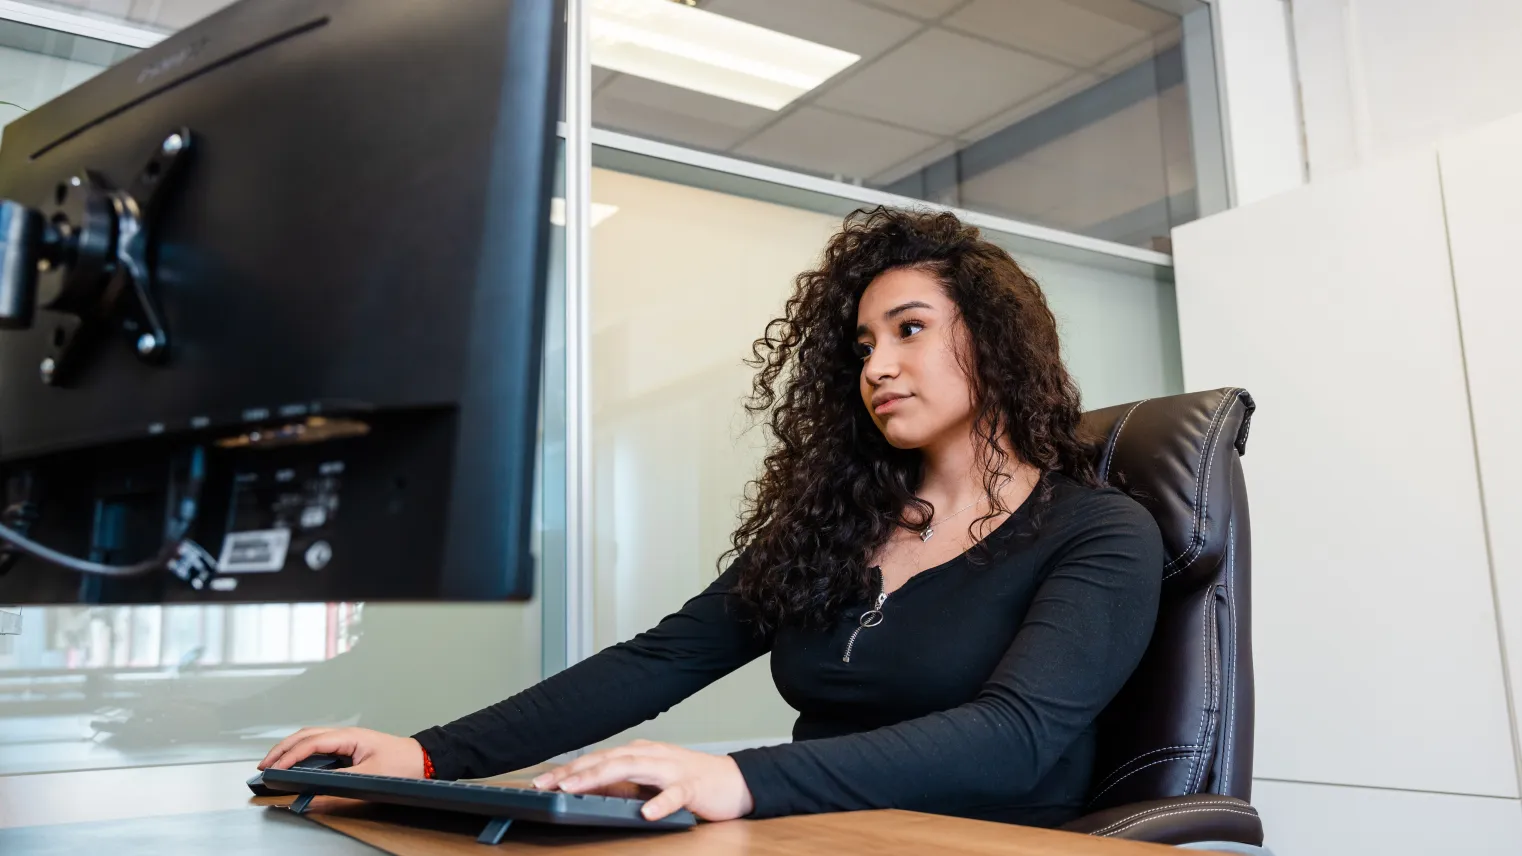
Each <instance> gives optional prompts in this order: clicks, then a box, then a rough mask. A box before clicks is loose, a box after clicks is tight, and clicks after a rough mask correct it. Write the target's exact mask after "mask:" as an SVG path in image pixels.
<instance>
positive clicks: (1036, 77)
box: [817, 29, 1071, 136]
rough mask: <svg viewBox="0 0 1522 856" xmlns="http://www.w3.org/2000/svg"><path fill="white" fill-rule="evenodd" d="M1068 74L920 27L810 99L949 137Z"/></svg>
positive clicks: (1027, 58)
mask: <svg viewBox="0 0 1522 856" xmlns="http://www.w3.org/2000/svg"><path fill="white" fill-rule="evenodd" d="M1069 74H1071V72H1070V70H1069V69H1067V68H1065V67H1064V66H1060V65H1057V64H1055V63H1050V62H1046V61H1045V60H1040V59H1037V58H1035V57H1033V56H1030V55H1029V54H1023V53H1020V52H1018V51H1014V50H1010V49H1008V48H1001V47H999V46H997V45H993V44H989V43H988V42H983V41H978V40H976V39H970V38H967V37H966V36H962V35H958V34H956V33H952V32H948V31H946V30H941V29H931V30H927V31H925V32H924V33H922V34H921V35H919V36H916V37H915V38H913V39H912V40H910V41H909V42H907V43H905V44H904V45H902V46H900V47H898V48H896V49H894V50H892V51H890V52H888V53H887V54H886V55H884V56H883V57H881V58H880V59H878V60H877V61H876V62H873V63H871V64H870V65H867V66H866V67H864V68H862V69H861V70H860V71H858V72H856V73H855V74H853V75H851V76H850V77H848V78H846V79H845V80H842V81H841V82H840V83H838V84H836V85H835V86H833V87H831V88H830V89H829V90H828V91H826V92H824V93H823V94H822V95H820V96H819V98H818V99H817V101H818V103H819V104H820V105H821V106H824V107H831V108H836V109H839V110H841V111H843V112H847V113H854V114H856V115H860V116H866V117H869V118H873V119H881V120H884V121H887V122H892V123H893V124H896V125H904V126H908V127H910V128H915V129H918V130H920V131H923V132H925V133H929V134H934V135H937V136H952V135H954V134H957V133H960V132H961V131H963V130H965V129H967V128H970V127H972V126H973V125H976V124H978V123H979V122H981V121H983V120H985V119H987V118H988V117H989V116H992V115H994V114H996V113H998V112H999V111H1001V110H1004V109H1006V108H1008V107H1010V106H1012V105H1014V104H1018V103H1019V102H1021V101H1024V100H1026V99H1028V98H1031V97H1032V96H1034V95H1036V94H1037V93H1039V92H1041V91H1043V90H1045V89H1047V88H1048V87H1050V86H1051V85H1052V84H1054V83H1056V82H1057V81H1059V80H1062V79H1063V78H1065V77H1067V76H1068V75H1069Z"/></svg>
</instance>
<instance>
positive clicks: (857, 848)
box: [0, 763, 1179, 856]
mask: <svg viewBox="0 0 1522 856" xmlns="http://www.w3.org/2000/svg"><path fill="white" fill-rule="evenodd" d="M252 773H253V770H252V768H251V765H249V764H247V763H237V764H199V765H189V766H179V767H151V768H143V769H132V770H96V771H88V772H79V773H46V774H37V775H28V776H10V777H0V827H3V826H11V827H18V826H19V827H35V826H44V825H48V824H62V823H86V822H91V821H100V820H115V819H123V818H135V817H155V816H166V815H183V814H193V813H201V812H213V811H227V810H233V809H243V810H248V811H266V812H268V811H283V810H284V809H283V808H281V806H283V805H285V804H286V803H288V802H290V799H291V798H290V797H272V798H266V799H256V798H253V797H251V796H250V795H249V793H248V789H247V787H246V786H245V785H244V780H245V779H247V778H248V776H250V775H252ZM305 817H306V818H307V819H308V820H310V821H312V822H314V823H318V824H321V825H323V826H326V827H328V828H330V829H332V830H334V831H336V832H339V833H342V834H344V835H346V836H348V837H350V838H352V839H355V840H357V841H360V842H363V843H365V844H369V845H370V846H372V847H375V848H378V849H379V850H382V851H385V852H387V853H392V854H396V856H450V854H471V856H482V854H502V856H516V855H517V854H550V853H554V854H557V856H560V854H564V856H585V854H620V856H622V854H630V856H644V854H654V853H662V854H674V856H696V854H703V856H731V854H732V855H733V856H742V854H743V856H783V854H786V856H815V854H819V856H823V854H828V856H839V854H841V853H871V854H873V856H899V854H906V856H907V854H919V853H926V852H937V853H965V854H999V855H1000V856H1054V854H1064V856H1127V854H1133V856H1144V854H1148V853H1153V854H1163V853H1167V852H1173V853H1177V852H1179V851H1177V850H1174V849H1173V848H1163V847H1160V846H1158V845H1151V844H1139V843H1136V842H1129V841H1116V840H1114V839H1101V838H1093V837H1091V836H1087V835H1074V834H1071V833H1065V832H1056V831H1052V830H1045V829H1031V828H1028V827H1018V826H1008V825H1006V824H1001V823H988V822H984V821H976V820H961V819H958V818H948V817H939V816H936V815H929V814H919V813H917V812H908V811H869V812H852V813H849V814H822V815H800V816H797V817H784V818H776V819H773V820H760V821H746V820H739V821H730V822H727V823H705V824H700V825H699V826H698V827H697V828H696V829H693V830H690V831H686V832H674V833H632V834H631V833H628V832H612V831H593V830H581V829H572V828H556V827H547V826H540V825H534V824H521V825H518V826H516V827H514V828H513V829H511V830H509V831H508V834H507V837H506V839H504V840H503V842H502V844H500V845H498V846H497V847H495V848H491V849H489V850H488V849H485V848H483V847H482V845H479V844H477V843H476V841H475V836H476V834H477V833H478V832H479V831H480V829H481V827H482V826H483V825H484V821H483V820H482V819H480V818H473V817H468V816H462V815H452V814H444V813H439V812H429V811H422V810H417V809H407V808H404V807H400V806H381V805H376V804H373V803H365V802H358V801H355V800H346V799H339V798H336V797H319V798H318V799H317V800H316V801H314V803H313V805H312V809H311V811H309V812H308V813H307V815H306V816H305ZM18 856H20V854H18Z"/></svg>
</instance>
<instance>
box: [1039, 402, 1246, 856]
mask: <svg viewBox="0 0 1522 856" xmlns="http://www.w3.org/2000/svg"><path fill="white" fill-rule="evenodd" d="M1253 408H1254V404H1253V400H1252V396H1250V395H1248V394H1247V392H1246V390H1242V389H1235V388H1233V389H1217V390H1211V391H1209V392H1194V393H1187V394H1184V395H1173V396H1169V397H1167V398H1154V399H1149V400H1146V401H1139V402H1136V403H1134V404H1122V405H1120V406H1118V407H1107V408H1105V409H1103V410H1096V411H1093V412H1090V413H1086V414H1084V417H1083V425H1084V428H1085V429H1086V430H1087V432H1088V433H1089V435H1090V436H1092V437H1095V438H1100V439H1099V440H1098V442H1097V445H1096V446H1095V450H1094V454H1095V461H1096V465H1097V467H1098V470H1099V476H1100V479H1101V481H1107V482H1109V483H1110V484H1112V485H1115V486H1116V487H1119V488H1121V489H1123V490H1125V491H1127V492H1128V493H1130V494H1131V495H1132V496H1133V497H1135V498H1136V499H1137V500H1138V501H1139V502H1141V503H1142V505H1144V506H1145V507H1146V508H1147V509H1148V510H1149V511H1151V512H1152V515H1153V517H1154V518H1156V520H1157V525H1158V527H1159V528H1160V529H1161V530H1162V534H1163V543H1164V546H1165V552H1166V557H1167V560H1166V563H1165V564H1164V565H1163V567H1162V568H1161V569H1160V572H1161V573H1162V575H1163V593H1162V602H1161V604H1160V606H1159V609H1158V617H1157V628H1156V630H1154V631H1153V634H1152V641H1151V642H1150V643H1149V645H1148V648H1147V652H1146V654H1145V655H1143V657H1142V661H1141V664H1140V665H1139V666H1138V667H1137V669H1136V672H1135V674H1133V675H1132V676H1131V679H1130V681H1128V682H1127V683H1126V685H1125V687H1124V688H1122V689H1121V691H1120V694H1119V695H1117V696H1116V697H1115V700H1114V701H1112V702H1111V703H1110V706H1109V707H1108V708H1107V709H1106V710H1105V712H1104V713H1103V714H1101V715H1100V719H1099V752H1098V756H1097V758H1096V761H1095V767H1094V784H1093V787H1092V790H1091V793H1090V802H1089V806H1088V813H1087V814H1086V815H1085V816H1083V817H1081V818H1079V819H1078V820H1075V821H1073V822H1072V823H1069V824H1068V825H1067V826H1066V827H1064V828H1065V829H1067V830H1069V831H1073V832H1084V833H1088V834H1090V835H1098V836H1103V837H1106V838H1127V839H1133V840H1137V841H1150V842H1154V843H1158V844H1175V845H1181V846H1185V847H1191V848H1200V849H1206V848H1205V847H1203V846H1202V845H1205V844H1207V843H1208V844H1209V847H1210V849H1219V850H1228V851H1230V852H1239V853H1266V852H1267V851H1265V850H1263V849H1262V848H1261V845H1262V843H1263V825H1262V822H1261V821H1260V820H1259V818H1258V813H1257V811H1255V810H1254V809H1253V807H1252V806H1251V805H1250V804H1249V802H1248V799H1249V797H1250V796H1251V792H1252V747H1253V678H1252V674H1253V673H1252V632H1251V630H1252V622H1251V613H1252V607H1251V603H1252V599H1251V596H1250V585H1249V578H1250V573H1249V572H1250V568H1251V562H1250V549H1249V545H1250V538H1249V532H1248V520H1247V490H1246V486H1245V485H1244V484H1243V479H1242V464H1241V461H1240V458H1241V456H1242V455H1243V454H1244V453H1245V452H1246V448H1247V428H1248V423H1249V422H1250V421H1251V419H1252V414H1253Z"/></svg>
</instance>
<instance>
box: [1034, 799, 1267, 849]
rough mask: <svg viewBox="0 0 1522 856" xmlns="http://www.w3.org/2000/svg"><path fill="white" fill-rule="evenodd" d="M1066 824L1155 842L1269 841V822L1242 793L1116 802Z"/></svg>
mask: <svg viewBox="0 0 1522 856" xmlns="http://www.w3.org/2000/svg"><path fill="white" fill-rule="evenodd" d="M1062 828H1063V829H1065V830H1067V831H1068V832H1082V833H1085V834H1088V835H1097V836H1101V837H1104V838H1125V839H1129V840H1131V841H1150V842H1152V843H1154V844H1191V843H1194V842H1197V841H1230V842H1234V843H1237V844H1251V845H1253V846H1258V845H1261V844H1262V843H1263V822H1262V820H1260V819H1259V817H1258V812H1257V810H1255V809H1254V808H1253V807H1252V806H1251V805H1249V804H1248V803H1246V802H1243V801H1242V800H1239V799H1237V798H1236V797H1227V796H1221V795H1219V794H1194V795H1192V796H1187V797H1172V798H1170V799H1165V800H1149V801H1147V802H1136V803H1131V804H1129V805H1121V806H1116V807H1115V808H1107V809H1105V810H1104V811H1096V812H1094V813H1093V814H1086V815H1084V816H1083V817H1080V818H1078V819H1077V820H1075V821H1073V822H1071V823H1069V824H1067V825H1065V826H1063V827H1062Z"/></svg>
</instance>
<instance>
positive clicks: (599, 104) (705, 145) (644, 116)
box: [592, 74, 777, 151]
mask: <svg viewBox="0 0 1522 856" xmlns="http://www.w3.org/2000/svg"><path fill="white" fill-rule="evenodd" d="M776 115H777V114H776V113H775V112H773V111H771V110H767V109H764V108H761V107H752V106H751V105H749V104H741V103H740V102H738V101H730V100H728V99H725V98H717V97H715V96H712V95H705V94H703V93H701V92H694V91H692V90H691V89H682V88H680V87H676V86H667V85H666V84H664V83H657V82H655V81H653V80H647V79H645V78H643V77H635V76H634V75H632V74H620V75H618V76H617V77H615V78H613V79H612V80H610V81H608V83H607V85H606V86H604V87H602V89H600V90H598V92H597V94H596V95H594V96H593V97H592V124H594V125H596V126H598V127H599V128H610V129H612V130H615V131H623V132H626V133H630V134H638V135H640V136H642V137H652V138H654V139H658V140H666V141H668V142H673V143H681V144H683V145H690V146H696V147H698V148H702V149H713V150H717V151H723V150H725V149H728V148H729V147H730V146H732V145H734V144H735V143H736V142H738V141H739V140H741V139H743V138H744V137H745V135H746V134H748V133H750V132H751V130H752V129H755V128H759V127H761V126H762V125H764V124H766V123H767V122H768V121H770V120H771V119H772V118H774V117H776Z"/></svg>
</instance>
